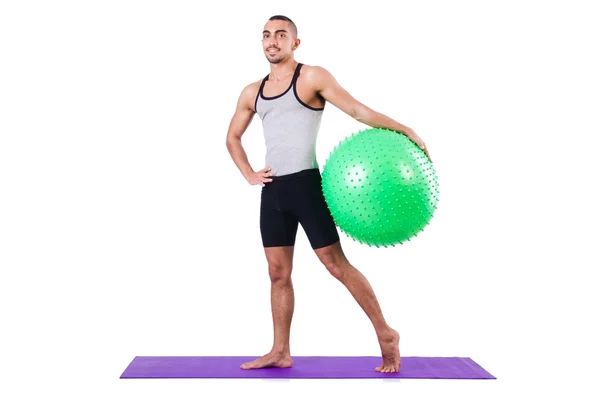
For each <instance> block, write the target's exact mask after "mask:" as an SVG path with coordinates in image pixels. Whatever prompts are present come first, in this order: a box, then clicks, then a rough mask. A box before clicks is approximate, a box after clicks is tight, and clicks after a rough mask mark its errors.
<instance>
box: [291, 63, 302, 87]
mask: <svg viewBox="0 0 600 397" xmlns="http://www.w3.org/2000/svg"><path fill="white" fill-rule="evenodd" d="M300 69H302V63H300V62H299V63H298V66H296V70H295V71H294V76H293V77H292V84H291V86H295V85H296V81H297V80H298V76H300Z"/></svg>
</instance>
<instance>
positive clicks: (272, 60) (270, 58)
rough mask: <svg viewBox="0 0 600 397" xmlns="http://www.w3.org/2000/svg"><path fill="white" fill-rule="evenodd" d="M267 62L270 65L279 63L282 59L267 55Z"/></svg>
mask: <svg viewBox="0 0 600 397" xmlns="http://www.w3.org/2000/svg"><path fill="white" fill-rule="evenodd" d="M267 60H268V61H269V62H271V63H279V62H281V61H283V57H277V58H272V57H270V56H268V55H267Z"/></svg>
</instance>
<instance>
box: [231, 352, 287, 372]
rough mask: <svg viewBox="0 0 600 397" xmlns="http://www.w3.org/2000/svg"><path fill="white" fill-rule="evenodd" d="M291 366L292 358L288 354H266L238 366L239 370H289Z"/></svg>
mask: <svg viewBox="0 0 600 397" xmlns="http://www.w3.org/2000/svg"><path fill="white" fill-rule="evenodd" d="M291 366H292V357H290V355H289V353H273V352H271V353H268V354H265V355H264V356H262V357H260V358H257V359H256V360H254V361H250V362H247V363H244V364H242V365H241V366H240V368H241V369H258V368H290V367H291Z"/></svg>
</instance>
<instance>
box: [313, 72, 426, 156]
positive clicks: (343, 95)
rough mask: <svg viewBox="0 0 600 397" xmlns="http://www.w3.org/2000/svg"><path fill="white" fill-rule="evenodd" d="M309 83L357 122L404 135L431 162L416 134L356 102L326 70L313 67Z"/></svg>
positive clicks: (423, 143) (324, 97) (424, 146)
mask: <svg viewBox="0 0 600 397" xmlns="http://www.w3.org/2000/svg"><path fill="white" fill-rule="evenodd" d="M311 72H312V73H311V76H310V77H311V81H312V82H313V85H314V87H315V90H316V91H317V92H318V93H319V95H321V96H322V97H323V99H325V100H326V101H327V102H330V103H331V104H333V105H334V106H335V107H337V108H338V109H340V110H341V111H343V112H344V113H346V114H348V115H349V116H351V117H352V118H354V119H356V120H357V121H359V122H361V123H363V124H366V125H368V126H370V127H373V128H386V129H388V130H392V131H396V132H399V133H402V134H404V135H406V136H407V137H408V138H409V139H410V140H412V141H413V142H415V143H416V144H417V145H418V146H419V147H420V148H421V149H423V151H425V154H427V157H429V159H430V160H431V157H430V156H429V152H428V150H427V146H426V145H425V142H423V140H422V139H421V138H420V137H419V136H418V135H417V134H416V132H415V131H414V130H413V129H412V128H409V127H407V126H405V125H403V124H400V123H399V122H397V121H396V120H394V119H392V118H390V117H388V116H386V115H385V114H381V113H379V112H377V111H375V110H373V109H371V108H370V107H368V106H366V105H365V104H363V103H361V102H360V101H358V100H356V99H355V98H354V97H353V96H352V95H350V93H348V91H346V90H345V89H344V88H343V87H342V86H341V85H340V84H339V83H338V82H337V80H336V79H335V78H334V77H333V75H332V74H331V73H330V72H329V71H327V70H326V69H324V68H322V67H320V66H313V67H312V70H311Z"/></svg>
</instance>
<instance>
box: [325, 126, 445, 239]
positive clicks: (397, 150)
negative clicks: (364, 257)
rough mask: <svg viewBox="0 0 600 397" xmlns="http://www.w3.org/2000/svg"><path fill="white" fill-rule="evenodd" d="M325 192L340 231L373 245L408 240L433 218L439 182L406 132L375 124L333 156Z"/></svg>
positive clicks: (339, 147) (346, 141)
mask: <svg viewBox="0 0 600 397" xmlns="http://www.w3.org/2000/svg"><path fill="white" fill-rule="evenodd" d="M321 174H322V188H323V194H324V196H325V200H326V202H327V205H328V207H329V209H330V211H331V214H332V216H333V218H334V220H335V222H336V224H337V226H338V227H339V228H340V230H341V231H342V232H343V233H345V234H346V235H347V236H349V237H351V238H352V239H353V240H355V241H358V242H360V243H363V244H368V245H369V246H377V247H379V246H384V247H385V246H394V245H396V244H402V243H403V242H405V241H409V240H410V239H411V238H413V237H414V236H416V235H417V234H418V233H420V232H421V231H423V229H424V228H425V226H427V225H428V224H429V221H430V220H431V218H432V217H433V214H434V212H435V209H436V207H437V203H438V194H439V191H438V180H437V175H436V173H435V169H434V168H433V164H432V163H431V161H430V160H429V158H428V157H427V155H426V154H425V152H424V151H423V150H422V149H421V148H419V147H418V146H417V145H416V144H415V143H414V142H413V141H412V140H410V139H409V138H407V137H406V136H405V135H404V134H401V133H398V132H395V131H390V130H387V129H380V128H372V129H367V130H363V131H359V132H358V133H354V134H352V136H350V137H347V138H346V139H344V140H343V141H342V142H340V143H339V144H338V145H337V146H336V147H335V148H334V149H333V150H332V152H331V153H330V154H329V157H328V158H327V160H326V162H325V164H324V166H323V171H322V173H321Z"/></svg>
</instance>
